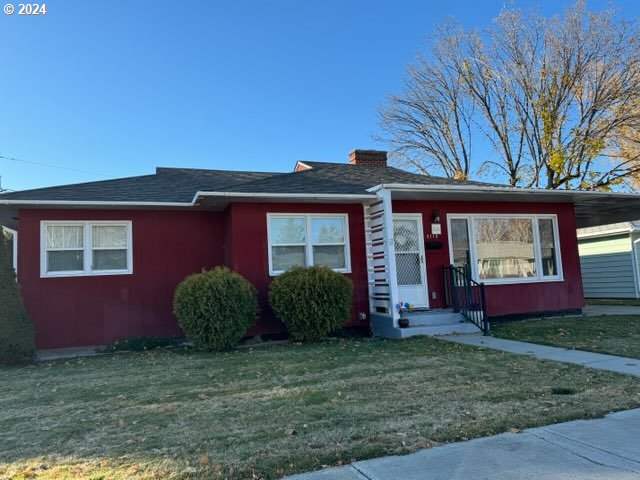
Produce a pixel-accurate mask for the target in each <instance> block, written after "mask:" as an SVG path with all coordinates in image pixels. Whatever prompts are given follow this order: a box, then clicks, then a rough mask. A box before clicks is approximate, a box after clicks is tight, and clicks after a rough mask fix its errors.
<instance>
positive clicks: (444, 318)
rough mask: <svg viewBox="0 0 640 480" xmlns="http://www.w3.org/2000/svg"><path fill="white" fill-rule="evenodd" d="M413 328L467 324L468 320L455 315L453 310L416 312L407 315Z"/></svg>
mask: <svg viewBox="0 0 640 480" xmlns="http://www.w3.org/2000/svg"><path fill="white" fill-rule="evenodd" d="M406 317H407V318H408V319H409V324H410V325H411V326H412V327H421V326H435V325H447V324H453V323H459V322H465V321H466V319H465V318H464V316H463V315H461V314H460V313H454V312H453V310H451V309H444V308H441V309H434V310H425V311H414V312H410V313H408V314H407V315H406Z"/></svg>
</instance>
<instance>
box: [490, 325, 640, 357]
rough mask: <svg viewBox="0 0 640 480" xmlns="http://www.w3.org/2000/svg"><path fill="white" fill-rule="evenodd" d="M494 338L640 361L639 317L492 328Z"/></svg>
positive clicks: (496, 326) (495, 326) (494, 326)
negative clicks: (587, 351) (638, 359)
mask: <svg viewBox="0 0 640 480" xmlns="http://www.w3.org/2000/svg"><path fill="white" fill-rule="evenodd" d="M491 334H492V335H494V336H496V337H501V338H508V339H512V340H523V341H525V342H533V343H542V344H545V345H554V346H558V347H566V348H575V349H578V350H589V351H592V352H599V353H610V354H613V355H621V356H624V357H633V358H640V316H639V315H607V316H601V317H556V318H545V319H534V320H523V321H519V322H512V323H506V324H501V325H500V324H498V325H492V326H491Z"/></svg>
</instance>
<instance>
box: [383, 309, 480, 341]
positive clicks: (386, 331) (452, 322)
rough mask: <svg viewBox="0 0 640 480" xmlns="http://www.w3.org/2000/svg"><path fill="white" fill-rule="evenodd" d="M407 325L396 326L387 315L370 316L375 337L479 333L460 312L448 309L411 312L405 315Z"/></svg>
mask: <svg viewBox="0 0 640 480" xmlns="http://www.w3.org/2000/svg"><path fill="white" fill-rule="evenodd" d="M407 318H408V319H409V327H407V328H400V327H396V326H395V325H394V323H393V319H392V318H391V317H390V316H388V315H376V314H373V315H372V316H371V329H372V331H373V335H375V336H376V337H386V338H405V337H413V336H416V335H429V336H437V335H454V334H473V333H481V332H480V329H479V328H478V327H476V326H475V325H474V324H473V323H471V322H468V321H467V320H466V319H465V318H464V316H463V315H462V314H460V313H454V312H453V311H450V310H440V311H425V312H419V313H418V312H412V313H411V314H409V315H407Z"/></svg>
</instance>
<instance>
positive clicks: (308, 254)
mask: <svg viewBox="0 0 640 480" xmlns="http://www.w3.org/2000/svg"><path fill="white" fill-rule="evenodd" d="M267 223H268V238H269V272H270V274H271V275H276V274H278V273H282V272H284V271H286V270H288V269H290V268H291V267H294V266H297V265H300V266H308V265H324V266H327V267H329V268H332V269H334V270H337V271H340V272H347V271H349V251H348V244H349V241H348V236H349V235H348V227H347V216H346V215H324V214H323V215H320V214H318V215H304V214H300V215H298V214H291V215H289V214H287V215H284V214H268V215H267Z"/></svg>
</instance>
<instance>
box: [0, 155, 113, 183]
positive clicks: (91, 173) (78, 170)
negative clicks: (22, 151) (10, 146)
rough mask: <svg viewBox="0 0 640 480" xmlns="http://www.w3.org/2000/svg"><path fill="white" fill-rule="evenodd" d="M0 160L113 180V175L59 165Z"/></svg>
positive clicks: (4, 158)
mask: <svg viewBox="0 0 640 480" xmlns="http://www.w3.org/2000/svg"><path fill="white" fill-rule="evenodd" d="M0 160H9V161H12V162H20V163H28V164H30V165H38V166H41V167H48V168H57V169H59V170H67V171H69V172H78V173H86V174H88V175H97V176H99V177H105V178H114V177H113V175H105V174H104V173H98V172H90V171H89V170H81V169H78V168H70V167H62V166H60V165H51V164H49V163H42V162H33V161H31V160H23V159H21V158H15V157H7V156H5V155H2V154H0Z"/></svg>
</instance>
